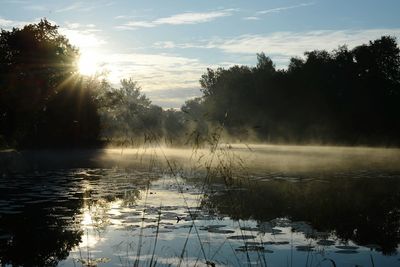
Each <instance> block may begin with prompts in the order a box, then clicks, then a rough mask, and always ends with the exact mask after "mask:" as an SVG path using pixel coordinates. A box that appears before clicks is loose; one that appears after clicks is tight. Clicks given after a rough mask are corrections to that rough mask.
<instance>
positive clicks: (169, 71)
mask: <svg viewBox="0 0 400 267" xmlns="http://www.w3.org/2000/svg"><path fill="white" fill-rule="evenodd" d="M0 4H1V8H0V27H1V28H3V29H11V28H12V27H21V26H23V25H25V24H27V23H32V22H37V21H38V20H40V18H43V17H46V18H47V19H49V20H50V21H52V22H54V23H56V24H57V25H59V26H60V31H61V32H62V33H63V34H65V35H66V36H67V37H68V38H69V39H70V41H71V43H72V44H74V45H76V46H77V47H79V48H80V51H81V53H82V57H85V58H86V59H87V61H88V62H90V63H91V64H94V65H95V66H97V68H98V69H105V70H107V72H108V78H109V80H110V81H111V82H112V83H117V82H118V80H119V79H121V78H133V79H134V80H137V81H138V82H139V83H140V85H141V86H142V89H143V91H144V92H145V93H146V94H147V95H148V96H150V98H151V99H152V100H153V103H155V104H159V105H161V106H163V107H165V108H167V107H179V106H180V105H181V104H183V103H184V101H185V100H187V99H189V98H192V97H194V96H197V95H200V91H199V83H198V80H199V78H200V76H201V74H203V73H204V72H205V71H206V68H207V67H212V68H216V67H229V66H232V65H234V64H246V65H254V64H256V53H258V52H262V51H263V52H265V53H266V54H267V55H268V56H270V57H271V58H272V59H273V60H274V62H275V64H276V66H277V67H278V68H285V66H286V65H287V62H288V61H289V59H290V57H293V56H302V54H303V52H304V51H306V50H313V49H327V50H333V49H335V48H337V47H338V46H339V45H343V44H347V45H348V46H349V47H350V48H351V47H354V46H356V45H359V44H362V43H366V42H368V40H373V39H376V38H379V37H380V36H382V35H392V36H397V37H400V18H399V15H398V12H399V10H400V1H398V0H380V1H378V0H347V1H344V0H315V1H307V0H279V1H278V0H253V1H251V0H247V1H246V0H243V1H238V0H202V1H200V0H158V1H155V0H146V1H144V0H143V1H138V0H130V1H128V0H124V1H122V0H121V1H118V0H97V1H63V0H58V1H49V0H42V1H25V0H0Z"/></svg>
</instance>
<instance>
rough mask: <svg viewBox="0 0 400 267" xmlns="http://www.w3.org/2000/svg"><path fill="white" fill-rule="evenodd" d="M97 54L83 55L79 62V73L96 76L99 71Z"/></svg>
mask: <svg viewBox="0 0 400 267" xmlns="http://www.w3.org/2000/svg"><path fill="white" fill-rule="evenodd" d="M97 60H98V59H97V57H96V55H95V54H89V53H85V54H82V55H81V56H80V58H79V61H78V69H79V73H80V74H83V75H88V76H91V75H94V74H96V72H97V71H98V69H99V63H98V61H97Z"/></svg>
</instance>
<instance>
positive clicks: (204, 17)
mask: <svg viewBox="0 0 400 267" xmlns="http://www.w3.org/2000/svg"><path fill="white" fill-rule="evenodd" d="M233 11H234V10H233V9H225V10H219V11H210V12H185V13H180V14H175V15H172V16H169V17H163V18H158V19H154V20H137V21H128V22H126V23H124V24H122V25H119V26H117V27H116V28H117V29H122V30H134V29H137V28H153V27H156V26H160V25H184V24H198V23H205V22H210V21H213V20H216V19H218V18H222V17H227V16H231V15H232V12H233ZM117 18H118V19H121V18H123V17H121V16H118V17H117Z"/></svg>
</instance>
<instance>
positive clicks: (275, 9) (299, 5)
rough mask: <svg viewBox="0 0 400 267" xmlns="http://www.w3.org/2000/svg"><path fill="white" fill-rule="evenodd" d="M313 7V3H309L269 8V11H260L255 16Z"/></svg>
mask: <svg viewBox="0 0 400 267" xmlns="http://www.w3.org/2000/svg"><path fill="white" fill-rule="evenodd" d="M313 5H315V3H314V2H310V3H301V4H298V5H292V6H283V7H277V8H271V9H266V10H261V11H258V12H257V14H258V15H265V14H270V13H279V12H282V11H285V10H289V9H295V8H300V7H306V6H313Z"/></svg>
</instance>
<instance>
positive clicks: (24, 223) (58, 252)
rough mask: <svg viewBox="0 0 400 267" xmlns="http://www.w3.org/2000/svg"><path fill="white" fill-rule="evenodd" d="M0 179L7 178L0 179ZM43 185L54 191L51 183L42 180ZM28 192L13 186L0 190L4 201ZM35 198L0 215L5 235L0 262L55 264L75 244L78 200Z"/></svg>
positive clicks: (0, 223) (33, 264)
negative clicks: (10, 189)
mask: <svg viewBox="0 0 400 267" xmlns="http://www.w3.org/2000/svg"><path fill="white" fill-rule="evenodd" d="M35 178H36V177H35ZM19 179H22V178H19ZM1 182H2V183H7V182H11V181H5V179H3V180H2V181H1ZM37 182H39V181H37ZM40 182H43V181H40ZM27 183H29V181H27ZM43 188H46V190H48V191H53V192H55V191H57V189H56V185H55V184H47V183H44V186H43ZM28 193H30V190H29V188H17V192H16V191H7V190H0V194H1V199H4V200H6V199H13V198H14V199H15V198H18V197H22V198H23V196H24V195H25V194H28ZM47 198H48V199H47ZM65 198H66V197H65ZM35 201H36V203H29V204H25V207H24V208H23V209H22V210H20V211H21V213H18V214H13V215H4V214H3V216H2V217H1V218H0V229H1V232H2V234H1V235H3V237H6V238H2V239H0V260H1V263H3V264H12V265H15V266H56V265H57V264H58V262H59V261H60V260H62V259H65V258H66V257H67V256H68V254H69V251H70V250H71V249H72V248H73V247H74V246H76V245H78V244H79V242H80V240H81V235H82V232H81V230H80V228H79V224H80V218H79V216H77V215H78V214H79V209H80V207H81V205H82V202H81V200H80V199H74V200H69V201H68V202H62V203H61V202H56V201H52V200H51V199H50V196H43V197H38V198H37V199H35V200H33V202H35Z"/></svg>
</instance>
